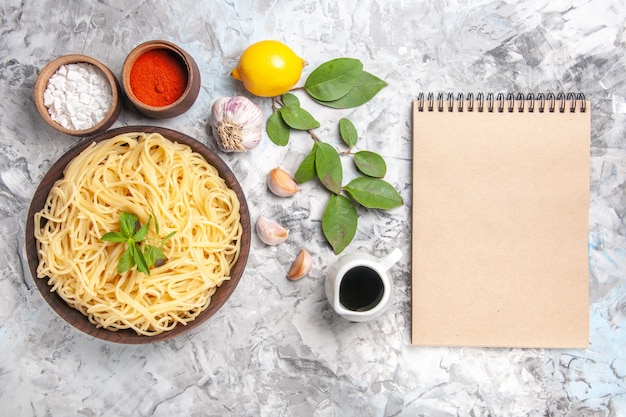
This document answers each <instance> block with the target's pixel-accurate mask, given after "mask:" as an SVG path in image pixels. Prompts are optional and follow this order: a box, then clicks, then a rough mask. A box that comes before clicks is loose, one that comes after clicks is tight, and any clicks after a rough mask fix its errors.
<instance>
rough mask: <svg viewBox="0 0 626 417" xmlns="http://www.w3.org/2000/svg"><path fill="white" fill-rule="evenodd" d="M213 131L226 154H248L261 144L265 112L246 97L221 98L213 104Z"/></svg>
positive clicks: (218, 144) (211, 121) (211, 123)
mask: <svg viewBox="0 0 626 417" xmlns="http://www.w3.org/2000/svg"><path fill="white" fill-rule="evenodd" d="M210 125H211V131H212V133H213V137H214V138H215V141H216V142H217V146H219V148H220V149H221V150H223V151H224V152H246V151H249V150H251V149H254V148H256V147H257V146H258V144H259V143H260V142H261V134H262V131H263V111H262V110H261V108H260V107H259V106H257V105H256V104H254V103H253V102H252V101H250V100H249V99H247V98H246V97H242V96H236V97H220V98H218V99H217V100H216V101H215V103H213V107H212V111H211V119H210Z"/></svg>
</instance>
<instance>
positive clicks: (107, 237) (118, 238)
mask: <svg viewBox="0 0 626 417" xmlns="http://www.w3.org/2000/svg"><path fill="white" fill-rule="evenodd" d="M100 240H102V241H103V242H117V243H124V242H127V241H128V238H127V237H124V235H123V234H122V233H121V232H108V233H105V234H104V235H103V236H102V237H101V238H100Z"/></svg>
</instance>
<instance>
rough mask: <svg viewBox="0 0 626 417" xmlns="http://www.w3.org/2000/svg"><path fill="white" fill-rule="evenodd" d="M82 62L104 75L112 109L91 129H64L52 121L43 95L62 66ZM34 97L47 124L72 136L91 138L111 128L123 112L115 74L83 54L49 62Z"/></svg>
mask: <svg viewBox="0 0 626 417" xmlns="http://www.w3.org/2000/svg"><path fill="white" fill-rule="evenodd" d="M81 62H82V63H87V64H92V65H94V66H96V67H97V68H98V69H99V70H100V71H102V72H103V73H104V75H105V77H106V78H107V80H108V81H109V84H110V86H111V107H109V110H108V111H107V113H106V115H105V116H104V118H102V120H101V121H100V122H99V123H98V124H96V125H94V126H92V127H90V128H89V129H83V130H72V129H67V128H65V127H63V126H61V125H60V124H58V123H57V122H55V121H54V120H52V118H51V117H50V114H49V113H48V108H47V107H46V106H45V105H44V104H43V94H44V92H45V91H46V87H47V85H48V80H49V79H50V77H52V75H54V74H55V73H56V72H57V70H58V69H59V68H60V67H61V66H62V65H67V64H76V63H81ZM33 95H34V100H35V107H36V108H37V111H38V112H39V114H40V115H41V117H42V118H43V119H44V120H45V121H46V123H48V124H49V125H50V126H52V127H53V128H55V129H57V130H58V131H60V132H62V133H65V134H68V135H72V136H89V135H93V134H95V133H98V132H101V131H103V130H105V129H107V128H109V127H110V126H111V125H112V124H113V123H115V121H116V120H117V118H118V116H119V114H120V112H121V110H122V101H121V100H120V96H121V95H122V89H121V86H120V83H119V81H118V80H117V77H115V74H113V71H111V70H110V69H109V67H107V66H106V65H104V64H103V63H102V62H100V61H98V60H97V59H95V58H92V57H90V56H87V55H82V54H69V55H61V56H59V57H57V58H55V59H53V60H52V61H50V62H48V63H47V64H46V65H45V66H44V67H43V68H42V69H41V71H40V72H39V75H38V76H37V80H36V81H35V87H34V89H33Z"/></svg>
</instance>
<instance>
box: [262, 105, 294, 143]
mask: <svg viewBox="0 0 626 417" xmlns="http://www.w3.org/2000/svg"><path fill="white" fill-rule="evenodd" d="M266 129H267V136H269V138H270V140H271V141H272V142H274V143H275V144H276V145H278V146H287V144H288V143H289V133H290V128H289V126H288V125H287V123H285V121H284V120H283V118H282V117H281V115H280V113H279V112H278V111H275V112H274V113H272V114H271V115H270V117H268V118H267V125H266Z"/></svg>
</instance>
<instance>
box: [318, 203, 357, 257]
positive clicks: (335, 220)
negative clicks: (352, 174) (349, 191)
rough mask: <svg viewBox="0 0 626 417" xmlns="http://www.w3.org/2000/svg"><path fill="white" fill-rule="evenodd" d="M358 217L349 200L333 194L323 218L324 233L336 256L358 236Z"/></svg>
mask: <svg viewBox="0 0 626 417" xmlns="http://www.w3.org/2000/svg"><path fill="white" fill-rule="evenodd" d="M357 223H358V215H357V211H356V208H355V207H354V204H353V203H352V201H350V199H349V198H347V197H344V196H342V195H337V194H331V196H330V198H329V199H328V204H327V205H326V209H325V210H324V214H323V216H322V232H323V233H324V236H325V237H326V240H327V241H328V243H329V244H330V246H332V248H333V251H334V252H335V254H340V253H341V252H343V250H344V249H345V248H346V247H347V246H348V245H349V244H350V242H352V239H354V236H355V235H356V229H357Z"/></svg>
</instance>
